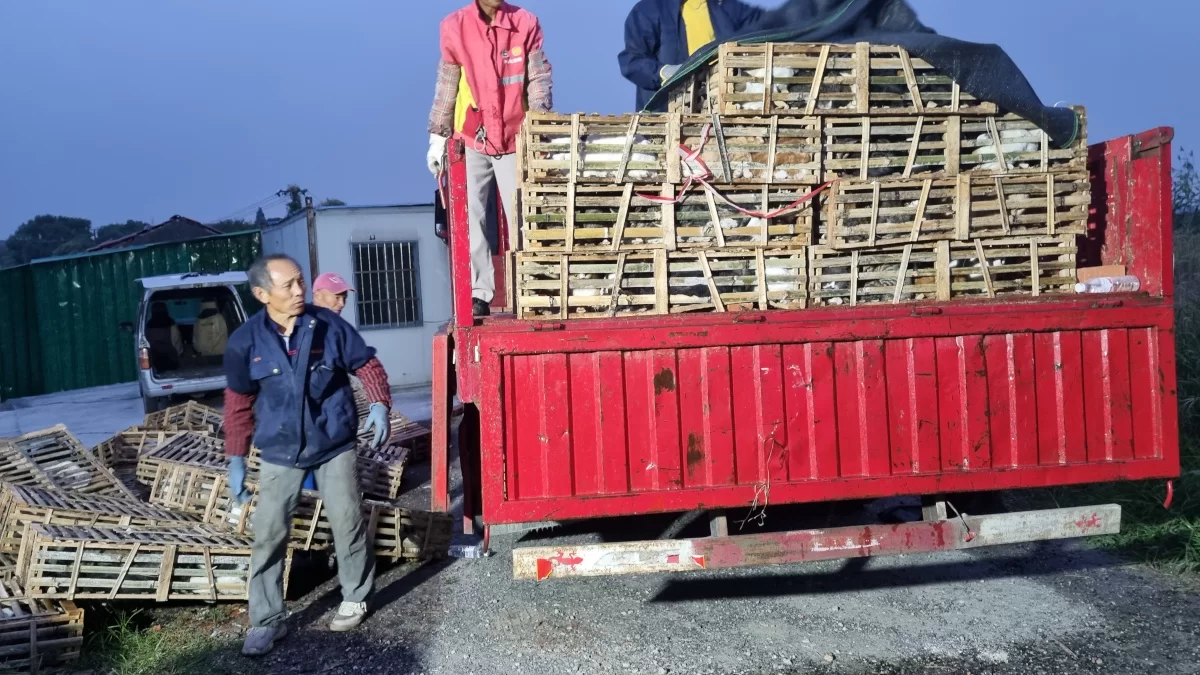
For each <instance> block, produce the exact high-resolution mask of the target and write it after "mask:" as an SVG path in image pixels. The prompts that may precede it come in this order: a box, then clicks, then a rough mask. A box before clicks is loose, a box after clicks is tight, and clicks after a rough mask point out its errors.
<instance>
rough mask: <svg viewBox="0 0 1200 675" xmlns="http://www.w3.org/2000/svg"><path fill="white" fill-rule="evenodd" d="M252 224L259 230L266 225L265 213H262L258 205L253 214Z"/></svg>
mask: <svg viewBox="0 0 1200 675" xmlns="http://www.w3.org/2000/svg"><path fill="white" fill-rule="evenodd" d="M254 226H255V227H257V228H258V229H260V230H261V229H263V228H264V227H266V226H267V214H265V213H263V210H262V207H261V206H260V207H258V213H256V214H254Z"/></svg>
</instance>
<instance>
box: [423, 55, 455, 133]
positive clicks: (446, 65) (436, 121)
mask: <svg viewBox="0 0 1200 675" xmlns="http://www.w3.org/2000/svg"><path fill="white" fill-rule="evenodd" d="M461 73H462V68H461V67H460V66H457V65H455V64H453V63H450V62H448V61H446V60H445V59H443V60H441V61H439V62H438V75H437V88H436V89H434V94H433V108H432V109H431V110H430V111H429V133H431V134H434V135H435V136H441V137H443V138H449V137H451V136H453V135H454V102H455V100H456V99H457V98H458V80H459V78H460V77H461Z"/></svg>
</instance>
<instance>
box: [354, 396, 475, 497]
mask: <svg viewBox="0 0 1200 675" xmlns="http://www.w3.org/2000/svg"><path fill="white" fill-rule="evenodd" d="M458 411H459V412H462V404H461V403H460V404H459V405H458ZM391 423H392V434H391V436H389V437H388V442H387V443H386V444H385V447H384V448H381V449H380V450H379V451H375V450H372V449H371V445H370V443H369V442H368V441H369V439H367V438H364V436H365V434H364V435H360V436H359V437H358V441H359V446H358V459H359V466H360V467H361V466H362V462H363V461H364V460H367V461H374V462H383V463H385V464H386V465H388V466H395V465H396V464H399V465H400V467H401V469H403V467H404V463H405V461H411V462H423V461H425V460H427V459H429V444H430V436H431V435H432V433H433V432H432V431H430V429H429V427H428V426H426V425H424V424H419V423H417V422H413V421H412V420H410V419H408V418H407V417H405V416H404V415H401V414H400V413H395V412H394V413H392V416H391ZM395 446H399V447H400V448H405V449H407V450H408V453H407V454H406V455H404V456H401V454H400V450H399V449H395ZM380 453H382V454H380ZM397 476H398V474H394V475H390V476H389V477H388V480H389V481H390V482H395V488H396V489H397V490H398V489H399V487H400V483H399V481H398V479H397ZM371 494H375V495H376V496H378V497H387V498H388V499H395V498H396V496H395V495H392V494H391V491H390V488H389V494H386V495H384V494H376V493H371ZM397 494H398V493H397Z"/></svg>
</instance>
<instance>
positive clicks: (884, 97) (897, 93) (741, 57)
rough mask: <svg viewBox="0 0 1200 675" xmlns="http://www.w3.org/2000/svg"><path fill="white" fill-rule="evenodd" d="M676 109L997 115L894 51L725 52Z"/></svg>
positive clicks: (772, 48) (786, 47)
mask: <svg viewBox="0 0 1200 675" xmlns="http://www.w3.org/2000/svg"><path fill="white" fill-rule="evenodd" d="M668 109H669V110H671V111H672V112H682V113H708V112H713V113H721V114H725V115H744V114H753V113H764V112H765V113H766V114H771V113H772V112H778V113H781V114H782V113H786V114H790V115H813V114H852V113H858V114H870V113H875V114H924V115H945V114H956V113H972V114H983V115H988V114H994V113H995V112H996V105H995V104H993V103H988V102H985V101H980V100H978V99H976V98H975V97H974V96H972V95H971V94H969V93H968V92H966V91H963V90H962V88H961V87H959V85H958V83H956V82H955V81H954V80H953V79H951V78H950V77H949V76H947V75H944V74H942V73H940V72H938V71H937V70H936V69H935V68H934V67H933V66H932V65H930V64H929V63H928V62H927V61H925V60H924V59H919V58H913V57H912V56H911V55H910V54H909V53H908V50H906V49H904V48H902V47H897V46H891V45H872V44H868V43H866V42H860V43H858V44H853V45H833V44H809V43H763V44H738V43H736V42H729V43H726V44H723V45H721V46H720V48H719V49H718V51H717V58H716V61H715V62H714V63H712V64H711V65H709V66H708V67H704V68H700V69H698V70H697V71H695V72H694V73H693V74H691V75H689V76H687V77H686V80H685V82H684V83H683V84H681V85H680V86H678V87H676V88H675V89H674V90H673V93H672V95H671V98H670V100H669V102H668Z"/></svg>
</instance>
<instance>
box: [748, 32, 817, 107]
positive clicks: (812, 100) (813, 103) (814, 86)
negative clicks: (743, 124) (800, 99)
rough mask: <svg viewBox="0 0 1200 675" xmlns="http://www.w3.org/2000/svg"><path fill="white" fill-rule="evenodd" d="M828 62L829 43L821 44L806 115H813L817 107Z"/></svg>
mask: <svg viewBox="0 0 1200 675" xmlns="http://www.w3.org/2000/svg"><path fill="white" fill-rule="evenodd" d="M828 63H829V45H821V55H820V56H819V57H818V58H817V69H816V71H815V72H814V73H813V80H812V87H810V88H809V90H808V105H806V106H805V108H804V114H805V115H811V114H813V112H815V111H816V109H817V100H818V99H819V98H820V96H821V83H822V82H823V81H824V80H825V66H826V65H828ZM764 112H765V110H764Z"/></svg>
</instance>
